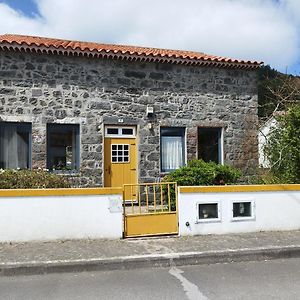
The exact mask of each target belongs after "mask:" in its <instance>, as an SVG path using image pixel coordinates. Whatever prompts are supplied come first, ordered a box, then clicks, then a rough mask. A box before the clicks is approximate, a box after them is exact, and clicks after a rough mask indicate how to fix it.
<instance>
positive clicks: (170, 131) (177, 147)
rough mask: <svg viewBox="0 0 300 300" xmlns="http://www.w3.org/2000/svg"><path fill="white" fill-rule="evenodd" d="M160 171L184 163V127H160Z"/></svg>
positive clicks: (176, 167) (177, 167) (167, 170)
mask: <svg viewBox="0 0 300 300" xmlns="http://www.w3.org/2000/svg"><path fill="white" fill-rule="evenodd" d="M160 159H161V171H162V172H170V171H173V170H176V169H179V168H180V167H182V166H183V165H185V128H181V127H161V128H160Z"/></svg>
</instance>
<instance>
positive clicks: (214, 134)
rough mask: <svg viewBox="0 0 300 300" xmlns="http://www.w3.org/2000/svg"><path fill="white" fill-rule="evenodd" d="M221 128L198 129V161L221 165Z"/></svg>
mask: <svg viewBox="0 0 300 300" xmlns="http://www.w3.org/2000/svg"><path fill="white" fill-rule="evenodd" d="M222 148H223V143H222V128H208V127H207V128H202V127H199V128H198V159H203V160H204V161H205V162H209V161H213V162H216V163H219V164H222V163H223V149H222Z"/></svg>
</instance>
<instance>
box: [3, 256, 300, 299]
mask: <svg viewBox="0 0 300 300" xmlns="http://www.w3.org/2000/svg"><path fill="white" fill-rule="evenodd" d="M0 299H1V300H3V299H9V300H13V299H22V300H24V299H25V300H26V299H46V300H47V299H56V300H57V299H64V300H67V299H72V300H75V299H122V300H123V299H124V300H125V299H172V300H175V299H192V300H193V299H200V300H201V299H203V300H207V299H222V300H224V299H251V300H252V299H289V300H291V299H300V258H295V259H285V260H272V261H260V262H241V263H228V264H213V265H199V266H184V267H176V266H174V267H172V268H155V269H136V270H117V271H100V272H86V273H69V274H67V273H66V274H48V275H34V276H16V277H0Z"/></svg>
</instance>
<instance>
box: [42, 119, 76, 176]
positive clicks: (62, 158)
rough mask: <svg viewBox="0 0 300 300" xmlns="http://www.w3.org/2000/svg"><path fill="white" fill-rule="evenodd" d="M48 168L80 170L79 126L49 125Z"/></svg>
mask: <svg viewBox="0 0 300 300" xmlns="http://www.w3.org/2000/svg"><path fill="white" fill-rule="evenodd" d="M47 168H48V169H49V170H76V169H78V168H79V125H73V124H47Z"/></svg>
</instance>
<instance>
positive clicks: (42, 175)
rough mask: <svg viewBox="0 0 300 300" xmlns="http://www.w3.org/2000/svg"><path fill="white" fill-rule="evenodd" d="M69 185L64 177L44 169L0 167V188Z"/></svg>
mask: <svg viewBox="0 0 300 300" xmlns="http://www.w3.org/2000/svg"><path fill="white" fill-rule="evenodd" d="M69 187H70V183H69V181H68V180H67V179H66V178H65V177H63V176H60V175H57V174H53V173H48V172H46V171H40V170H36V171H31V170H2V169H0V189H46V188H69Z"/></svg>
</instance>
